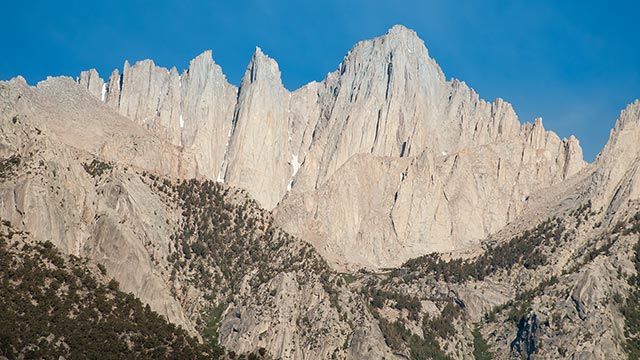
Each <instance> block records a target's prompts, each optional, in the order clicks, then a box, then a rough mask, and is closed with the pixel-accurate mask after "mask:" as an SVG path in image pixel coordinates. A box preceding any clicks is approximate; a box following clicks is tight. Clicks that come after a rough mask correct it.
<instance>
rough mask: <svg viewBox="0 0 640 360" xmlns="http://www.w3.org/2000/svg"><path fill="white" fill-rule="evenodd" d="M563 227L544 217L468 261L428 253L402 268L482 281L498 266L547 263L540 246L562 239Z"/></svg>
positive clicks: (531, 266) (451, 278) (448, 278)
mask: <svg viewBox="0 0 640 360" xmlns="http://www.w3.org/2000/svg"><path fill="white" fill-rule="evenodd" d="M565 230H566V229H565V226H564V225H563V224H562V223H561V222H560V221H553V220H551V219H548V220H546V221H544V222H543V223H541V224H540V225H538V226H537V227H536V228H534V229H533V230H532V231H525V232H524V233H523V234H521V235H520V236H516V237H513V238H512V239H511V240H510V241H508V242H506V243H503V244H500V245H497V246H494V247H491V248H489V249H488V250H487V251H486V252H485V253H484V254H482V255H481V256H479V257H477V258H475V259H473V260H471V261H467V260H462V259H454V260H450V261H444V260H442V259H441V258H440V255H439V254H437V253H432V254H428V255H424V256H421V257H418V258H415V259H411V260H409V261H407V262H406V263H405V264H404V265H403V266H402V267H403V268H404V269H405V271H410V272H420V273H423V274H433V275H434V276H436V277H438V278H440V279H442V280H443V281H445V282H454V283H461V282H464V281H467V280H470V279H473V280H479V281H482V280H483V279H484V278H485V277H486V276H487V275H489V274H491V273H493V272H495V271H497V270H500V269H509V268H511V267H513V266H514V265H515V264H522V265H523V266H524V267H525V268H527V269H536V268H538V267H539V266H541V265H545V264H547V257H546V255H545V254H544V252H543V251H542V249H541V245H551V246H553V245H555V244H556V243H557V242H559V241H560V240H561V239H562V234H563V233H564V232H565Z"/></svg>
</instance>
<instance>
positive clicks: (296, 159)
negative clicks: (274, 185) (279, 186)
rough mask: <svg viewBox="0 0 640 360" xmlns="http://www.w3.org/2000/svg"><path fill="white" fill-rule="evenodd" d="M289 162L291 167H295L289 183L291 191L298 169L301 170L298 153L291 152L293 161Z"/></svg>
mask: <svg viewBox="0 0 640 360" xmlns="http://www.w3.org/2000/svg"><path fill="white" fill-rule="evenodd" d="M289 163H290V164H291V167H293V173H292V174H291V180H290V181H289V184H288V185H287V191H291V188H292V187H293V179H294V178H295V177H296V174H297V173H298V170H300V163H299V162H298V155H293V154H291V161H290V162H289Z"/></svg>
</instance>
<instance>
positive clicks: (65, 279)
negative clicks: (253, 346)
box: [0, 221, 223, 359]
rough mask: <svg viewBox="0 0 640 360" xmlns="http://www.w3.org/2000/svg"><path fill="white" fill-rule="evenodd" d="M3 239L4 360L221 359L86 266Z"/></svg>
mask: <svg viewBox="0 0 640 360" xmlns="http://www.w3.org/2000/svg"><path fill="white" fill-rule="evenodd" d="M9 225H10V224H9V222H7V221H3V226H2V231H1V232H0V294H2V296H0V356H4V357H7V358H21V357H24V358H55V359H57V358H59V357H64V358H67V359H83V358H93V359H123V358H183V359H210V358H218V357H220V356H221V355H222V354H223V352H222V351H221V350H220V349H215V348H211V347H208V346H203V345H201V344H199V343H198V341H197V340H196V339H194V338H192V337H190V336H189V335H188V334H187V333H186V332H185V331H184V330H183V329H181V328H177V327H176V326H175V325H173V324H171V323H168V322H167V321H166V320H165V319H164V318H163V317H161V316H160V315H158V314H157V313H156V312H154V311H151V309H150V308H149V306H148V305H146V306H144V305H143V304H142V303H141V302H140V300H138V299H137V298H135V297H134V296H133V295H131V294H127V293H123V292H121V291H120V290H118V283H117V282H116V281H115V280H111V281H110V282H108V283H105V282H104V281H101V280H100V279H98V278H96V276H95V275H93V273H92V272H91V271H90V268H89V267H88V266H87V261H86V260H82V259H79V258H76V257H73V256H71V257H65V256H63V255H62V254H60V253H59V252H58V251H57V250H56V249H55V247H54V246H53V244H52V243H51V242H44V243H32V244H29V243H28V242H26V241H20V242H11V239H12V237H13V236H14V235H16V236H17V235H25V234H20V233H16V232H15V231H14V230H12V229H11V227H10V226H9Z"/></svg>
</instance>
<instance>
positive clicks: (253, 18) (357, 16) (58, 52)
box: [0, 0, 640, 161]
mask: <svg viewBox="0 0 640 360" xmlns="http://www.w3.org/2000/svg"><path fill="white" fill-rule="evenodd" d="M92 3H93V4H92ZM3 10H4V11H3V13H4V14H5V16H4V17H3V20H2V21H1V22H0V31H1V33H2V34H3V36H1V37H0V38H1V39H0V42H1V43H2V44H1V49H3V51H2V53H1V54H0V79H3V80H4V79H9V78H12V77H14V76H16V75H18V74H21V75H23V76H24V77H25V78H26V79H27V81H28V82H29V83H30V84H34V83H36V82H38V81H40V80H42V79H44V78H45V77H46V76H47V75H71V76H76V75H77V74H78V73H79V72H80V71H81V70H84V69H88V68H92V67H95V68H96V69H98V71H99V72H100V74H101V75H102V76H103V77H106V76H108V74H109V73H110V72H111V71H112V70H113V69H114V68H116V67H117V68H122V64H123V63H124V60H126V59H128V60H129V61H130V62H134V61H137V60H141V59H145V58H151V59H153V60H154V61H155V62H156V64H158V65H161V66H166V67H171V66H176V67H177V68H178V69H179V70H182V69H184V68H186V67H187V65H188V63H189V60H190V59H192V58H193V57H194V56H196V55H197V54H199V53H201V52H202V51H204V50H206V49H212V50H213V57H214V60H215V61H216V62H217V63H218V64H220V65H221V66H222V68H223V71H224V72H225V74H226V75H227V78H228V79H229V81H231V82H232V83H235V84H238V83H239V81H240V78H241V77H242V74H243V72H244V70H245V68H246V66H247V63H248V62H249V60H250V58H251V55H252V53H253V51H254V49H255V46H260V47H261V48H262V49H263V51H264V52H265V53H267V54H268V55H269V56H271V57H273V58H274V59H276V60H277V61H278V63H279V65H280V69H281V71H282V78H283V82H284V84H285V86H286V87H288V88H289V89H295V88H298V87H299V86H301V85H303V84H305V83H307V82H309V81H312V80H322V79H323V78H324V77H325V75H326V74H327V73H328V72H330V71H333V70H335V69H336V68H337V66H338V64H339V62H340V61H341V60H342V58H343V57H344V55H345V54H346V53H347V51H348V50H349V49H350V48H351V47H352V46H353V45H354V44H355V43H356V42H357V41H360V40H364V39H368V38H372V37H375V36H379V35H382V34H384V33H385V32H386V31H387V29H388V28H390V27H391V26H392V25H394V24H403V25H405V26H407V27H409V28H412V29H414V30H416V32H417V33H418V35H419V36H420V37H421V38H422V39H423V40H424V41H425V44H426V46H427V48H429V51H430V54H431V56H432V57H434V58H435V59H436V60H437V62H438V63H439V64H440V66H441V67H442V68H443V70H444V72H445V74H446V76H447V77H449V78H450V77H455V78H458V79H461V80H463V81H465V82H467V84H469V85H470V86H471V87H473V88H474V89H475V90H476V91H477V92H478V93H479V94H480V96H481V97H483V98H484V99H487V100H493V99H495V98H496V97H502V98H504V99H506V100H507V101H509V102H511V103H512V104H513V105H514V107H515V109H516V112H517V113H518V115H519V116H520V120H521V121H532V120H533V118H535V117H537V116H542V117H543V119H544V123H545V126H546V127H547V129H551V130H554V131H556V132H557V133H558V134H559V135H560V136H562V137H568V136H569V135H571V134H575V135H576V136H577V137H578V138H579V139H580V140H581V144H582V146H583V148H584V150H585V157H586V158H587V160H589V161H591V160H593V158H594V157H595V155H596V154H597V153H598V152H599V151H600V150H601V148H602V146H603V145H604V143H605V142H606V141H607V138H608V136H609V130H610V128H611V127H612V126H613V125H614V122H615V119H616V118H617V117H618V114H619V112H620V110H621V109H623V108H624V106H626V104H628V103H630V102H632V101H633V100H634V99H636V98H640V26H638V25H637V24H638V21H637V17H638V14H640V2H638V1H616V0H612V1H607V2H604V1H589V0H586V1H551V0H539V1H491V2H480V1H467V0H458V1H401V0H395V1H372V0H369V1H347V0H343V1H338V0H336V1H333V0H331V1H293V0H288V1H275V0H274V1H264V0H261V1H259V0H256V1H189V0H185V1H163V0H156V1H142V0H130V1H101V2H87V1H64V0H61V1H48V0H47V1H43V0H37V1H12V2H5V4H3Z"/></svg>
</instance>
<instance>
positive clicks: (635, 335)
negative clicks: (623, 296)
mask: <svg viewBox="0 0 640 360" xmlns="http://www.w3.org/2000/svg"><path fill="white" fill-rule="evenodd" d="M633 250H634V255H633V258H632V260H633V263H634V265H635V268H636V275H633V276H630V277H629V279H628V280H627V281H628V282H629V285H631V291H630V292H629V296H628V297H627V300H626V301H625V304H624V305H623V306H622V308H621V309H620V312H621V313H622V315H623V316H624V319H625V322H624V325H625V337H626V338H627V340H626V343H625V350H626V351H627V354H628V355H629V359H640V275H639V274H640V237H639V238H638V241H637V242H636V244H635V246H634V247H633Z"/></svg>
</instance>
